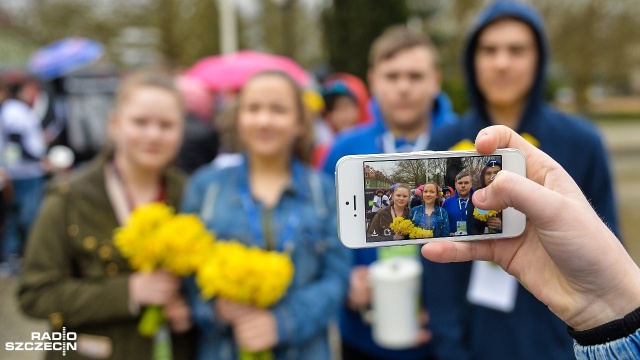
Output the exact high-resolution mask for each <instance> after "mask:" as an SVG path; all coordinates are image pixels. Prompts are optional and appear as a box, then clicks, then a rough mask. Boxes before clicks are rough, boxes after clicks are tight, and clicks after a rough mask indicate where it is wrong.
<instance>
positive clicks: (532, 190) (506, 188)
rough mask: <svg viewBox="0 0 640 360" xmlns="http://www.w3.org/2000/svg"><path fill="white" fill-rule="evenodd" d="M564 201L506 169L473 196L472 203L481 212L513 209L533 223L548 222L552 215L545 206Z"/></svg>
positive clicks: (552, 192) (554, 193)
mask: <svg viewBox="0 0 640 360" xmlns="http://www.w3.org/2000/svg"><path fill="white" fill-rule="evenodd" d="M563 199H564V198H563V197H562V195H560V194H558V193H556V192H555V191H552V190H550V189H547V188H545V187H544V186H542V185H540V184H538V183H535V182H533V181H531V180H529V179H527V178H525V177H523V176H520V175H517V174H514V173H512V172H510V171H507V170H502V171H500V172H499V173H498V174H497V175H496V178H495V179H494V180H493V182H492V183H491V184H490V185H489V186H487V187H486V188H484V189H480V190H476V192H475V193H474V194H473V204H474V205H475V206H476V207H479V208H480V209H484V210H503V209H506V208H508V207H513V208H515V209H516V210H518V211H520V212H522V213H524V214H525V215H526V216H527V218H529V219H530V220H531V221H533V222H534V223H536V224H540V223H545V222H548V221H549V220H551V219H552V218H553V217H554V215H553V211H550V207H549V206H548V205H549V204H554V203H556V204H557V203H560V202H561V201H563ZM555 209H558V207H555ZM556 211H557V210H556Z"/></svg>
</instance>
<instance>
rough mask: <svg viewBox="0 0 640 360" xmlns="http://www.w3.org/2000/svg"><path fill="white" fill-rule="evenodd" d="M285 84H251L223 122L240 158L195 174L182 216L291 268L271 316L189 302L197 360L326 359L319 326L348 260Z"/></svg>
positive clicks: (290, 85) (271, 79)
mask: <svg viewBox="0 0 640 360" xmlns="http://www.w3.org/2000/svg"><path fill="white" fill-rule="evenodd" d="M305 114H306V112H305V108H304V105H303V100H302V96H301V91H300V89H299V88H298V86H297V85H296V83H295V82H294V81H293V80H292V79H291V78H290V77H289V76H288V75H286V74H283V73H280V72H271V71H270V72H264V73H260V74H258V75H256V76H254V77H253V78H251V79H250V80H249V81H248V82H247V83H246V85H245V86H244V88H243V89H242V91H241V92H240V94H239V96H238V106H237V109H235V111H232V112H231V113H230V116H229V117H228V118H227V120H228V124H226V126H227V130H228V131H229V133H230V134H235V135H232V136H231V138H232V139H235V140H236V141H237V143H236V146H238V145H239V147H237V149H236V150H239V151H240V152H241V156H238V157H237V158H236V160H237V161H235V162H227V164H226V165H224V166H222V165H213V166H208V167H206V168H203V169H201V170H200V171H198V172H197V173H196V174H195V175H194V176H193V178H192V179H191V181H190V183H189V185H188V186H187V190H186V193H185V200H184V203H183V211H185V212H189V213H198V214H199V215H200V217H201V218H202V220H203V221H204V222H205V223H206V224H207V227H208V228H209V229H210V230H212V231H214V232H215V233H216V236H217V238H218V239H235V240H238V241H240V242H243V243H245V244H247V245H253V246H258V247H260V248H264V249H269V250H276V251H281V252H288V253H290V254H291V259H292V261H293V263H294V266H295V275H294V279H293V282H292V284H291V286H290V288H289V290H288V292H287V294H286V295H285V296H284V297H283V299H282V300H281V301H280V302H279V303H278V304H276V305H275V306H273V307H272V308H269V309H259V308H255V307H253V306H249V305H244V304H239V303H235V302H232V301H229V300H226V299H215V298H214V299H213V301H203V300H201V298H200V297H199V293H198V291H197V289H196V288H195V286H194V285H193V282H190V284H188V285H189V286H190V288H191V289H190V292H191V296H190V302H191V306H192V311H193V314H194V319H195V323H196V326H197V329H198V345H197V353H198V356H197V358H198V359H237V358H238V349H239V348H242V349H244V350H248V351H250V352H259V351H263V350H270V351H271V352H272V354H273V355H274V358H275V359H328V358H330V357H331V356H330V349H329V345H328V339H327V324H328V323H329V320H330V319H331V318H332V317H334V316H335V314H337V312H338V309H339V307H340V306H341V305H342V302H343V301H344V298H345V295H346V291H347V286H348V276H349V269H350V256H349V252H348V250H347V249H346V248H344V247H343V246H342V245H341V244H340V242H339V240H338V237H337V233H336V228H337V227H336V212H335V208H336V205H335V189H334V186H333V183H332V182H331V181H330V180H328V179H327V178H325V177H324V176H323V175H321V174H319V173H316V172H315V171H314V170H312V169H311V168H309V167H308V166H307V164H306V163H307V161H308V159H309V157H310V154H311V145H312V143H311V141H312V139H313V136H312V133H311V132H310V124H311V122H310V119H309V118H308V117H307V116H306V115H305Z"/></svg>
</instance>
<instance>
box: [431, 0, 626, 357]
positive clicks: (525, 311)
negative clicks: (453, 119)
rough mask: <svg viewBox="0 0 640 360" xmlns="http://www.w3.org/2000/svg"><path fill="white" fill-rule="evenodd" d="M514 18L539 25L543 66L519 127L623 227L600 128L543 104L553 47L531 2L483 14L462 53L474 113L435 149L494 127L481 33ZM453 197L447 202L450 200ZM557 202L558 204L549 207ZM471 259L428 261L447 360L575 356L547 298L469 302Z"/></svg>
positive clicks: (440, 135)
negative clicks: (499, 305)
mask: <svg viewBox="0 0 640 360" xmlns="http://www.w3.org/2000/svg"><path fill="white" fill-rule="evenodd" d="M504 17H510V18H516V19H519V20H521V21H523V22H525V23H527V24H529V25H530V26H531V28H532V29H534V32H535V35H536V40H537V44H538V50H539V52H538V53H539V56H540V60H539V66H538V69H537V74H536V78H535V82H534V84H533V87H532V89H531V91H530V93H529V98H528V102H527V105H526V108H525V111H524V113H523V115H522V118H521V121H520V125H519V126H518V128H517V129H514V130H515V131H517V132H518V133H520V134H523V135H525V136H526V137H529V139H532V142H533V143H537V144H536V145H537V146H539V147H540V149H542V150H543V151H544V152H546V153H547V154H549V155H550V156H551V157H553V158H554V159H555V160H556V161H557V162H559V163H560V165H562V166H563V167H564V168H565V169H566V170H567V172H569V174H570V175H571V176H572V177H573V179H574V180H575V181H576V182H577V183H578V185H579V186H580V188H581V189H582V191H583V192H584V194H585V196H586V197H587V198H588V199H589V201H590V202H591V204H592V205H593V207H594V208H595V210H596V211H597V212H598V213H599V214H600V216H601V217H602V218H603V220H604V221H605V222H606V223H607V224H608V225H609V226H610V227H611V229H612V230H613V231H614V232H617V230H618V227H617V218H616V207H615V203H614V199H615V197H614V195H613V184H612V181H611V176H610V172H609V165H608V161H607V154H606V152H605V149H604V146H603V142H602V139H601V137H600V135H599V134H598V131H597V130H596V128H595V127H594V126H593V125H592V124H590V123H589V122H587V121H585V120H584V119H581V118H578V117H576V116H573V115H568V114H564V113H561V112H559V111H558V110H556V109H554V108H553V107H551V106H549V105H547V104H545V102H544V101H543V89H544V82H545V71H546V68H547V64H548V58H547V57H548V51H547V45H546V38H545V34H544V30H543V24H542V20H541V18H540V16H539V15H538V14H537V12H536V11H535V10H534V9H532V8H531V7H530V6H528V5H526V4H522V3H519V2H515V1H498V2H495V3H494V4H492V5H491V6H489V7H488V8H487V9H486V10H485V11H484V12H483V13H482V15H480V17H479V19H478V21H477V22H476V24H475V26H474V28H473V29H472V30H471V33H470V36H469V37H468V42H467V46H466V50H465V54H464V59H463V60H464V70H465V75H466V78H467V84H468V86H467V87H468V91H469V96H470V100H471V103H472V106H473V108H472V110H471V111H469V112H468V113H467V114H466V115H464V116H463V118H462V120H461V121H460V122H459V123H458V124H455V125H452V126H447V127H443V128H441V129H440V130H439V131H437V132H436V133H435V134H434V136H433V138H432V141H431V145H430V148H431V150H447V149H449V148H451V147H452V146H454V145H455V144H457V143H459V142H460V141H462V140H471V141H472V140H473V139H475V137H476V135H477V134H478V132H479V131H480V130H481V129H482V128H484V127H486V126H489V125H491V124H492V123H493V122H492V120H491V118H490V117H489V115H488V113H487V110H486V107H485V101H484V99H483V97H482V94H481V92H480V90H479V88H478V84H477V83H476V80H475V71H474V66H473V57H474V52H475V50H476V45H477V40H478V35H479V34H480V32H481V31H482V29H484V28H485V27H486V26H487V25H488V24H489V23H491V22H492V21H494V20H496V19H499V18H504ZM447 201H449V200H447ZM549 206H552V204H549ZM470 271H471V263H460V264H434V263H429V265H428V269H427V271H426V273H427V274H428V279H427V284H429V285H430V286H429V288H428V291H427V292H428V294H427V305H428V307H429V313H430V315H431V326H432V329H433V332H434V344H436V346H437V349H436V352H437V354H438V355H439V357H440V358H441V359H468V358H472V359H480V360H482V359H492V360H500V359H520V360H529V359H531V360H533V359H551V360H553V359H569V358H572V357H573V349H572V345H573V341H572V339H571V338H570V337H569V335H567V332H566V325H565V324H564V323H563V322H562V321H560V320H559V319H558V318H557V317H556V316H555V315H554V314H553V313H551V311H549V309H548V308H547V306H545V305H544V304H543V303H542V302H540V301H538V300H536V299H535V298H534V297H533V296H532V295H531V294H530V293H529V292H527V291H526V290H525V289H524V287H522V286H520V285H519V289H518V293H517V298H516V305H515V308H514V309H513V311H512V312H511V313H504V312H500V311H495V310H492V309H489V308H486V307H481V306H475V305H470V304H468V303H467V301H466V292H467V288H468V285H469V275H470Z"/></svg>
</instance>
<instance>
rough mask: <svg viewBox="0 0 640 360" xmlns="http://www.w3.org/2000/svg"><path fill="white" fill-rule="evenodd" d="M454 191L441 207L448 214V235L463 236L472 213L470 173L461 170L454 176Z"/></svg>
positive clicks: (467, 230) (467, 232) (467, 228)
mask: <svg viewBox="0 0 640 360" xmlns="http://www.w3.org/2000/svg"><path fill="white" fill-rule="evenodd" d="M455 181H456V184H455V185H456V193H455V195H454V196H452V197H450V198H449V199H447V201H445V203H444V205H443V207H444V209H445V210H446V211H447V214H448V215H449V235H450V236H463V235H468V234H469V224H470V223H471V218H470V215H471V214H472V211H473V210H472V207H473V204H471V200H470V199H471V195H472V194H473V190H472V189H471V173H470V172H469V171H467V170H462V171H461V172H460V173H458V175H456V178H455Z"/></svg>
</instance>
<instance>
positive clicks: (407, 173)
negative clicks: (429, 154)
mask: <svg viewBox="0 0 640 360" xmlns="http://www.w3.org/2000/svg"><path fill="white" fill-rule="evenodd" d="M427 170H428V169H427V160H402V161H399V162H397V163H396V164H395V167H394V169H393V173H392V174H391V176H390V177H391V181H393V182H394V183H405V184H407V185H410V186H418V185H420V184H424V183H425V182H426V181H427Z"/></svg>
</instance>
